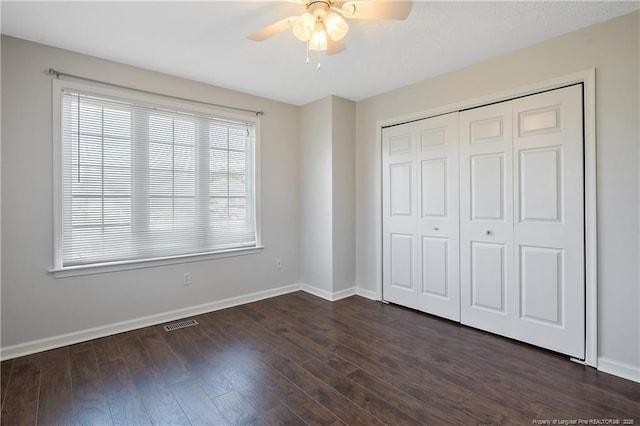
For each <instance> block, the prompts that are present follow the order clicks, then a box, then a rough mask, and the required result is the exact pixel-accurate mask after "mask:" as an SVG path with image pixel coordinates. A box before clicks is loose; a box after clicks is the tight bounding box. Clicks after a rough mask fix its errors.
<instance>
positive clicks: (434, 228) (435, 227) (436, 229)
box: [431, 226, 440, 231]
mask: <svg viewBox="0 0 640 426" xmlns="http://www.w3.org/2000/svg"><path fill="white" fill-rule="evenodd" d="M431 229H433V230H434V231H439V230H440V228H438V227H437V226H434V227H433V228H431Z"/></svg>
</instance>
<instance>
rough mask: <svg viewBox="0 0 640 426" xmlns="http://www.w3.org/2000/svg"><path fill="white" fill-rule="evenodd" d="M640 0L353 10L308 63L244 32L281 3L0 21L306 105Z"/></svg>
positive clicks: (448, 67)
mask: <svg viewBox="0 0 640 426" xmlns="http://www.w3.org/2000/svg"><path fill="white" fill-rule="evenodd" d="M639 7H640V2H638V1H632V2H615V1H603V2H575V1H573V2H565V1H547V2H540V1H535V2H524V1H515V2H511V1H498V2H452V1H443V2H433V1H416V2H415V3H414V6H413V10H412V12H411V14H410V15H409V18H408V19H407V20H406V21H362V20H350V21H349V25H350V30H349V33H348V34H347V36H346V38H345V41H346V43H347V50H346V51H344V52H342V53H340V54H338V55H334V56H326V55H324V54H321V55H318V54H315V55H311V63H310V64H306V63H305V62H306V61H305V58H306V47H305V44H304V43H303V42H300V41H298V40H297V39H296V38H295V37H294V36H293V35H292V34H291V32H289V31H287V32H285V33H282V34H279V35H277V36H275V37H273V38H271V39H269V40H266V41H264V42H261V43H257V42H253V41H250V40H248V39H247V35H248V34H250V33H252V32H254V31H256V30H258V29H260V28H262V27H264V26H266V25H269V24H271V23H273V22H275V21H277V20H279V19H282V18H284V17H287V16H291V15H297V14H300V13H301V12H302V11H303V6H300V5H297V4H294V3H287V2H282V1H238V0H237V1H198V2H186V1H179V2H178V1H173V2H169V1H142V2H111V1H107V2H102V1H72V2H53V1H46V2H24V1H22V2H19V1H6V0H5V1H2V10H1V14H2V27H1V30H2V33H3V34H8V35H11V36H15V37H19V38H23V39H27V40H31V41H36V42H40V43H44V44H48V45H52V46H57V47H62V48H65V49H69V50H74V51H77V52H82V53H87V54H90V55H94V56H98V57H101V58H106V59H111V60H114V61H118V62H123V63H127V64H131V65H136V66H139V67H143V68H147V69H151V70H155V71H160V72H164V73H167V74H172V75H176V76H180V77H184V78H189V79H193V80H197V81H202V82H205V83H209V84H212V85H216V86H222V87H226V88H229V89H235V90H239V91H242V92H246V93H250V94H254V95H258V96H264V97H267V98H270V99H275V100H280V101H284V102H288V103H291V104H295V105H302V104H305V103H308V102H310V101H313V100H316V99H320V98H323V97H325V96H327V95H337V96H341V97H344V98H347V99H352V100H355V101H357V100H361V99H364V98H367V97H370V96H373V95H376V94H379V93H383V92H386V91H389V90H392V89H396V88H398V87H402V86H405V85H407V84H410V83H414V82H417V81H420V80H424V79H426V78H430V77H434V76H436V75H440V74H444V73H447V72H449V71H452V70H455V69H459V68H462V67H464V66H467V65H471V64H473V63H476V62H480V61H482V60H484V59H488V58H491V57H494V56H498V55H500V54H503V53H506V52H509V51H513V50H516V49H519V48H523V47H525V46H529V45H532V44H534V43H537V42H539V41H542V40H544V39H547V38H550V37H553V36H556V35H559V34H563V33H566V32H569V31H572V30H576V29H578V28H582V27H585V26H588V25H591V24H594V23H596V22H601V21H605V20H607V19H611V18H613V17H616V16H620V15H623V14H626V13H629V12H631V11H634V10H637V9H639ZM318 60H319V61H320V63H321V64H322V66H321V68H320V69H316V65H317V62H318ZM61 71H67V72H74V71H75V70H64V69H61Z"/></svg>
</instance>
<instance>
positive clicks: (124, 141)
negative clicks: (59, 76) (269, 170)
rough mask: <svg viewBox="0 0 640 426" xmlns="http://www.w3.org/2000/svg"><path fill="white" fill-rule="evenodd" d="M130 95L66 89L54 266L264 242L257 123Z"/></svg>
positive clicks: (205, 251)
mask: <svg viewBox="0 0 640 426" xmlns="http://www.w3.org/2000/svg"><path fill="white" fill-rule="evenodd" d="M57 83H61V82H57ZM130 96H131V95H127V98H126V99H125V98H120V97H116V96H113V94H110V95H106V94H104V93H102V92H100V91H95V92H91V91H86V90H79V89H77V88H74V87H69V85H65V86H63V87H61V90H60V104H61V111H60V122H61V131H60V133H61V141H60V146H59V150H60V151H59V155H58V156H59V161H60V162H61V165H60V172H61V173H60V181H59V184H60V186H61V191H57V192H59V194H60V195H59V198H61V200H60V201H61V202H59V203H58V204H59V207H58V209H59V211H58V214H59V218H60V219H61V223H60V224H58V227H59V228H61V229H60V230H59V231H58V232H57V237H58V239H60V240H61V241H57V245H56V259H55V268H54V269H64V268H70V267H78V266H83V265H85V266H86V265H96V264H105V263H107V264H108V263H120V262H132V261H143V260H155V259H164V258H174V257H181V256H189V255H200V254H209V253H216V252H221V251H229V250H238V249H243V248H255V247H257V246H258V242H259V238H258V237H259V236H258V229H257V222H258V221H257V220H256V125H257V122H256V121H250V120H247V119H246V118H242V119H241V120H239V119H238V118H235V119H233V118H229V117H223V116H221V115H219V114H216V113H215V112H210V111H208V110H205V109H201V108H194V107H190V106H185V108H182V107H180V108H175V107H169V106H167V104H166V103H155V102H154V104H150V103H148V102H142V101H140V100H138V99H131V98H130ZM60 231H61V232H60Z"/></svg>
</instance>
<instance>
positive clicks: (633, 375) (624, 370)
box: [598, 358, 640, 383]
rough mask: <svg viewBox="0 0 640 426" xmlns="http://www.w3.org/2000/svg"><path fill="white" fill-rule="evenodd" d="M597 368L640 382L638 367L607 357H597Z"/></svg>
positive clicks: (639, 369)
mask: <svg viewBox="0 0 640 426" xmlns="http://www.w3.org/2000/svg"><path fill="white" fill-rule="evenodd" d="M598 370H600V371H602V372H604V373H608V374H613V375H614V376H618V377H622V378H623V379H627V380H632V381H634V382H638V383H640V368H639V367H637V366H633V365H629V364H624V363H622V362H619V361H614V360H612V359H608V358H598Z"/></svg>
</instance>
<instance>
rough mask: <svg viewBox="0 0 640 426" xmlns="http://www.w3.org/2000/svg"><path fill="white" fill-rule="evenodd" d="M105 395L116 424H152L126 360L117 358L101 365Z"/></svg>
mask: <svg viewBox="0 0 640 426" xmlns="http://www.w3.org/2000/svg"><path fill="white" fill-rule="evenodd" d="M118 352H119V351H118ZM100 372H101V373H102V377H104V386H105V395H106V397H107V403H108V405H109V411H110V413H111V419H112V421H113V424H115V425H123V426H125V425H133V424H135V425H151V424H152V423H151V419H150V418H149V415H148V414H147V411H146V409H145V408H144V404H143V403H142V400H141V399H140V396H139V395H138V392H137V390H136V387H135V384H134V383H133V379H132V378H131V374H130V373H129V369H128V368H127V365H126V363H125V361H124V360H123V359H122V358H116V359H114V360H113V361H110V362H107V363H104V364H102V365H100Z"/></svg>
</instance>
